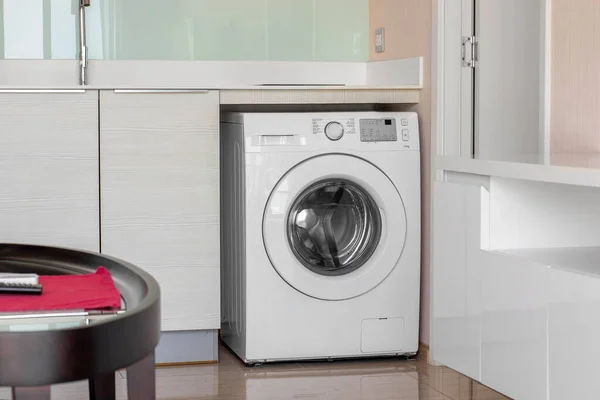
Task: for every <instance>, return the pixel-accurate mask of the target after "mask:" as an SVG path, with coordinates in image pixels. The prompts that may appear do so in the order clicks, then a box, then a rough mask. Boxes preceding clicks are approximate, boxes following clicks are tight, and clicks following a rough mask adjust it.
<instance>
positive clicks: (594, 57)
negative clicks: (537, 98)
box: [550, 0, 600, 168]
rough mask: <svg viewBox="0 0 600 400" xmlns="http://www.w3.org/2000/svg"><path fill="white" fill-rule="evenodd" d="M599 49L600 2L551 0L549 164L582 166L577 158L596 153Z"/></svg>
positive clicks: (598, 145) (599, 118)
mask: <svg viewBox="0 0 600 400" xmlns="http://www.w3.org/2000/svg"><path fill="white" fill-rule="evenodd" d="M599 44H600V1H599V0H576V1H574V0H552V89H551V96H552V111H551V112H552V114H551V125H550V126H551V151H552V163H553V164H566V165H581V166H586V160H585V159H584V158H585V157H582V154H581V153H588V154H589V153H596V158H597V154H598V153H599V152H600V135H599V134H598V127H599V126H600V46H599ZM564 153H567V154H568V153H579V154H578V155H577V156H576V157H568V156H566V157H565V156H563V157H561V156H560V155H561V154H563V155H564ZM591 161H593V160H591ZM597 161H598V160H596V162H593V163H591V164H590V165H589V166H593V167H595V168H600V163H598V162H597Z"/></svg>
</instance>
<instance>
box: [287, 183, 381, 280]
mask: <svg viewBox="0 0 600 400" xmlns="http://www.w3.org/2000/svg"><path fill="white" fill-rule="evenodd" d="M287 236H288V240H289V245H290V247H291V249H292V251H293V252H294V255H295V256H296V258H298V260H299V261H300V262H301V263H302V264H303V265H304V266H305V267H306V268H308V269H310V270H311V271H313V272H315V273H317V274H321V275H333V276H338V275H345V274H348V273H350V272H353V271H355V270H356V269H358V268H360V267H361V266H363V265H364V264H365V262H367V260H369V258H370V257H371V255H372V254H373V252H374V251H375V249H376V248H377V245H378V244H379V238H380V236H381V216H380V214H379V208H378V207H377V204H376V203H375V200H374V199H373V198H372V197H371V195H370V194H369V193H367V191H366V190H364V189H363V188H362V187H360V186H359V185H358V184H356V183H354V182H351V181H349V180H346V179H327V180H323V181H319V182H316V183H314V184H312V185H311V186H309V187H308V188H307V189H305V190H304V191H303V192H302V193H301V194H300V195H299V196H298V197H297V198H296V201H295V202H294V203H293V204H292V206H291V208H290V212H289V216H288V228H287Z"/></svg>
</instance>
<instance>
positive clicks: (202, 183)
mask: <svg viewBox="0 0 600 400" xmlns="http://www.w3.org/2000/svg"><path fill="white" fill-rule="evenodd" d="M100 116H101V117H100V155H101V158H100V162H101V174H100V175H101V199H102V202H101V204H102V209H101V215H102V252H103V253H106V254H109V255H113V256H116V257H120V258H123V259H125V260H127V261H129V262H132V263H133V264H135V265H137V266H139V267H141V268H143V269H145V270H146V271H148V272H150V273H151V274H152V275H153V276H155V277H156V279H157V280H158V282H159V284H160V286H161V289H162V296H161V302H162V316H163V323H162V329H163V330H167V331H168V330H195V329H218V328H219V326H220V314H219V310H220V306H219V287H220V283H219V268H220V261H219V260H220V256H219V254H220V252H219V244H220V242H219V236H220V233H219V232H220V231H219V94H218V92H215V91H211V92H195V91H190V92H185V91H183V92H164V93H160V92H155V93H148V92H145V93H144V92H142V93H139V92H137V93H136V92H119V93H115V92H114V91H102V92H101V96H100Z"/></svg>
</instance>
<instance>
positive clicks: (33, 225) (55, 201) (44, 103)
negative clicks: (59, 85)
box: [0, 91, 100, 251]
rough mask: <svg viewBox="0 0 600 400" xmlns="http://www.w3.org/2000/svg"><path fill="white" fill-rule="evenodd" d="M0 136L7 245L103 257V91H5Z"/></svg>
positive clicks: (0, 210) (0, 227)
mask: <svg viewBox="0 0 600 400" xmlns="http://www.w3.org/2000/svg"><path fill="white" fill-rule="evenodd" d="M0 132H2V134H1V135H0V187H1V188H2V189H1V190H0V242H13V243H28V244H38V245H49V246H59V247H70V248H77V249H82V250H90V251H98V250H99V234H100V231H99V222H100V221H99V219H100V216H99V188H98V92H97V91H86V92H65V93H58V92H56V93H52V92H49V93H34V92H31V93H0Z"/></svg>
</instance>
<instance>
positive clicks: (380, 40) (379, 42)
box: [375, 28, 385, 53]
mask: <svg viewBox="0 0 600 400" xmlns="http://www.w3.org/2000/svg"><path fill="white" fill-rule="evenodd" d="M384 51H385V28H377V29H375V53H383V52H384Z"/></svg>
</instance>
